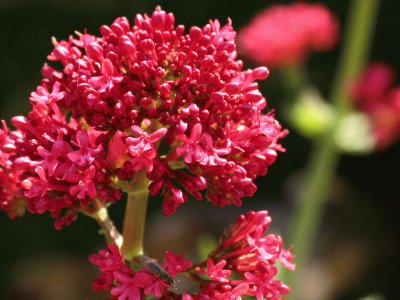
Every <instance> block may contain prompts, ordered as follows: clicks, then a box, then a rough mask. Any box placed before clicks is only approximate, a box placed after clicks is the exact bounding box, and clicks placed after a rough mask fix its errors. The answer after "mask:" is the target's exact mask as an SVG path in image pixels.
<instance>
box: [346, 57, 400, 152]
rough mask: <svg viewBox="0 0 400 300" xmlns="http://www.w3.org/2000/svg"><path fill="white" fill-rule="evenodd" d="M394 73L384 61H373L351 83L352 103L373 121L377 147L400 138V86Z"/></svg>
mask: <svg viewBox="0 0 400 300" xmlns="http://www.w3.org/2000/svg"><path fill="white" fill-rule="evenodd" d="M394 77H395V76H394V73H393V71H392V69H391V68H390V67H389V66H387V65H385V64H383V63H372V64H371V65H369V66H368V68H367V69H366V70H365V72H364V73H363V74H362V75H361V76H360V77H359V78H358V80H356V82H355V83H354V84H353V86H352V98H353V101H354V105H355V106H356V107H357V108H359V109H360V110H362V111H364V112H365V113H366V114H367V115H368V116H369V118H370V119H371V121H372V125H373V133H374V137H375V139H376V145H375V147H376V149H378V150H381V149H385V148H387V147H388V146H389V145H390V144H392V143H393V142H395V141H397V140H399V139H400V87H394Z"/></svg>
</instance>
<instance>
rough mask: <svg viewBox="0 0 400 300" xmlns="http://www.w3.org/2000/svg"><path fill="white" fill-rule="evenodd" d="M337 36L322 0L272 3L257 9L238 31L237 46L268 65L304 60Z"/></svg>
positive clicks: (335, 20)
mask: <svg viewBox="0 0 400 300" xmlns="http://www.w3.org/2000/svg"><path fill="white" fill-rule="evenodd" d="M338 38H339V25H338V22H337V19H336V17H335V16H334V15H333V14H332V13H331V12H330V11H329V9H328V8H326V7H325V6H323V5H322V4H309V3H303V2H301V3H300V2H299V3H293V4H288V5H274V6H271V7H269V8H267V9H265V10H264V11H262V12H260V13H259V14H258V15H257V16H256V17H255V18H254V20H252V21H251V22H250V24H249V25H247V26H246V27H244V28H243V29H242V30H241V31H240V33H239V38H238V39H239V50H240V52H241V53H243V54H244V55H246V56H248V57H249V58H251V59H252V60H254V61H256V62H258V63H262V64H265V65H267V66H268V67H275V68H278V67H290V66H293V65H298V64H301V63H303V62H304V60H305V59H306V58H307V57H308V55H309V53H310V52H313V51H325V50H329V49H331V48H332V47H333V46H335V44H336V42H337V41H338Z"/></svg>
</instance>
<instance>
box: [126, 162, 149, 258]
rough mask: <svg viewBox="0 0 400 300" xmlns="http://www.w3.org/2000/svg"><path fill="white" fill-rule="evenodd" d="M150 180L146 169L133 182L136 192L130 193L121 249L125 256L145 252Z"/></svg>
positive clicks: (128, 256)
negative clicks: (144, 239) (144, 238)
mask: <svg viewBox="0 0 400 300" xmlns="http://www.w3.org/2000/svg"><path fill="white" fill-rule="evenodd" d="M148 185H149V180H148V179H147V178H146V172H145V171H144V170H142V171H140V172H138V173H137V174H136V175H135V177H134V179H133V182H132V186H133V187H134V188H135V191H134V192H130V193H128V199H127V202H126V208H125V216H124V224H123V231H122V235H123V237H124V239H123V243H122V248H121V251H122V253H124V255H125V258H126V259H128V260H131V259H132V258H134V257H136V256H138V255H141V254H143V237H144V228H145V223H146V211H147V201H148V197H149V191H148V189H147V187H148Z"/></svg>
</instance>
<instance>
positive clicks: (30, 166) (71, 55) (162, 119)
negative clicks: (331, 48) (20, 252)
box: [0, 8, 286, 228]
mask: <svg viewBox="0 0 400 300" xmlns="http://www.w3.org/2000/svg"><path fill="white" fill-rule="evenodd" d="M174 23H175V20H174V16H173V14H172V13H166V12H164V11H162V10H161V9H160V8H157V9H156V10H155V11H154V12H153V14H152V15H151V16H148V15H136V17H135V20H134V24H133V25H131V24H130V22H129V21H128V19H127V18H125V17H120V18H117V19H116V20H115V21H114V22H113V23H112V24H111V25H110V26H107V25H103V26H101V28H100V33H101V36H100V37H98V36H95V35H91V34H89V33H86V32H85V33H78V34H77V36H76V37H74V36H70V37H69V39H68V40H65V41H60V42H58V41H56V40H55V39H53V44H54V50H53V51H52V52H51V54H50V55H49V56H48V59H49V61H50V62H51V65H47V64H46V65H44V67H43V69H42V74H43V79H42V81H41V84H40V86H38V87H37V89H36V91H35V92H33V93H32V94H31V97H30V102H31V104H32V110H31V111H30V113H29V115H28V116H27V117H22V116H18V117H14V118H13V119H12V121H11V123H12V124H13V125H14V126H15V127H16V130H12V131H9V130H7V129H6V127H4V128H5V129H4V130H3V131H2V132H1V139H0V149H1V151H2V152H0V157H1V158H0V180H1V182H0V183H1V184H0V186H1V193H0V197H1V198H0V201H1V202H0V203H1V206H0V208H1V209H4V210H6V211H7V212H8V213H9V214H10V215H11V216H12V215H13V214H14V213H13V210H11V209H10V207H14V206H15V205H14V204H12V203H11V202H12V201H14V199H16V198H22V199H24V200H23V201H25V202H26V205H27V208H28V211H30V212H32V213H44V212H46V211H48V212H50V213H51V214H52V216H53V217H54V218H56V219H57V221H56V227H57V228H61V227H62V226H63V225H64V224H69V223H71V221H72V220H74V219H75V218H76V216H77V214H78V212H79V211H85V212H90V211H91V210H93V209H95V207H94V206H95V205H96V203H100V205H104V204H106V203H110V202H111V203H112V202H115V201H116V200H118V199H119V198H120V195H121V189H122V190H127V189H126V187H127V186H129V185H131V182H134V179H135V176H136V175H138V176H139V175H140V174H139V173H141V172H142V173H143V172H145V174H146V176H147V177H148V179H150V180H151V181H152V183H151V185H150V186H149V190H150V192H151V194H152V195H157V194H162V195H164V202H163V211H164V212H165V214H171V213H173V212H174V211H175V209H176V208H177V207H178V206H179V205H181V204H182V203H183V202H185V201H186V200H187V198H188V195H189V194H190V195H192V196H194V197H195V198H196V199H198V200H200V199H202V197H203V195H202V192H201V191H202V190H206V192H205V193H206V195H207V198H208V200H209V201H211V203H212V204H213V205H219V206H224V205H229V204H234V205H240V204H241V199H242V198H243V197H245V196H252V195H253V194H254V192H255V191H256V186H255V184H254V182H253V181H254V179H255V178H256V177H257V176H259V175H264V174H266V172H267V170H268V167H269V166H270V165H271V164H272V163H273V162H274V161H275V159H276V156H277V151H283V148H282V147H281V146H280V145H279V144H278V139H279V138H281V137H283V136H284V135H285V134H286V132H285V131H282V130H281V126H280V125H279V123H278V122H277V121H276V120H275V118H274V116H273V114H272V113H268V114H262V113H261V110H263V109H264V108H266V100H265V98H264V97H263V96H262V94H261V93H260V91H259V90H258V84H257V83H256V80H262V79H265V78H266V77H267V76H268V70H267V69H266V68H265V67H259V68H256V69H254V70H242V67H243V66H242V62H241V61H240V60H237V53H236V45H235V35H236V33H235V31H234V30H233V28H232V26H231V22H230V20H229V21H228V23H227V24H226V25H225V26H223V27H221V26H220V23H219V22H218V21H217V20H215V21H210V23H209V24H207V25H205V26H204V27H203V28H199V27H191V28H190V29H189V30H188V33H185V28H184V26H183V25H178V26H175V24H174ZM60 66H61V67H60ZM14 168H15V169H14ZM10 176H11V177H12V178H13V180H12V181H11V180H10ZM140 176H142V175H140ZM6 182H7V183H6Z"/></svg>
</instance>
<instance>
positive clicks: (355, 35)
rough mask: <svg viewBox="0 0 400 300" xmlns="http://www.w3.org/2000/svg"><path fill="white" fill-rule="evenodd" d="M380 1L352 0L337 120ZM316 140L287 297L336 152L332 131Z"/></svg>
mask: <svg viewBox="0 0 400 300" xmlns="http://www.w3.org/2000/svg"><path fill="white" fill-rule="evenodd" d="M378 6H379V0H353V1H352V4H351V9H350V14H349V19H348V22H347V28H346V36H345V39H344V46H343V49H342V54H341V58H340V61H339V67H338V70H337V73H336V77H335V81H334V84H333V89H332V95H331V97H330V98H331V101H332V103H333V105H334V107H335V109H336V111H337V120H336V122H337V121H338V120H339V119H340V118H341V117H342V116H343V115H344V114H345V113H346V112H347V110H348V102H349V101H348V94H347V92H348V83H349V82H350V80H351V79H352V78H354V76H355V75H357V74H358V72H360V70H361V69H362V68H363V66H364V64H365V62H366V59H367V57H368V53H369V48H370V43H371V39H372V34H373V29H374V24H375V20H376V16H377V12H378ZM335 126H336V124H335V125H334V126H333V128H332V130H330V131H328V132H327V133H326V134H324V136H323V137H322V138H321V139H320V140H318V141H317V142H316V144H315V145H314V150H313V151H312V153H311V157H310V159H309V162H308V166H307V167H306V174H305V181H304V186H303V189H302V190H301V191H300V194H299V199H298V207H297V208H296V211H295V212H294V216H293V218H292V223H291V224H290V225H291V226H290V227H289V238H288V241H289V243H292V244H293V245H294V247H295V248H294V251H293V252H294V253H295V255H296V259H295V262H296V264H297V271H296V272H288V271H286V270H285V272H283V274H282V277H281V278H282V279H283V280H284V281H285V283H286V284H288V285H289V286H290V287H291V288H292V291H293V292H292V293H291V294H290V295H289V297H287V299H299V297H296V294H298V295H300V294H301V293H300V284H301V278H302V277H303V276H304V273H303V272H304V268H305V266H306V265H307V262H308V259H309V257H310V254H311V250H312V248H313V247H312V245H313V240H314V237H315V233H316V229H317V227H318V224H319V221H320V216H321V211H322V207H323V206H324V202H325V201H326V198H327V196H328V191H329V187H330V184H331V181H332V179H333V177H334V174H335V169H336V165H337V162H338V159H339V153H338V151H337V149H336V148H335V146H334V144H333V131H334V127H335Z"/></svg>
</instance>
